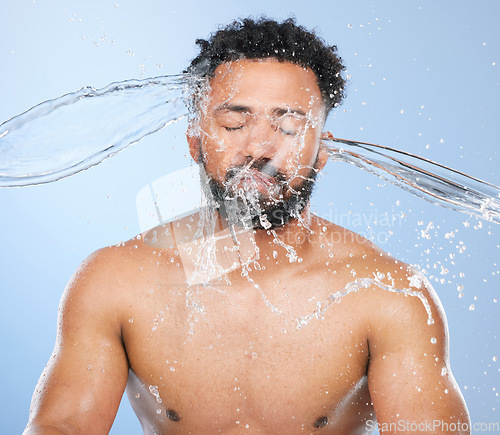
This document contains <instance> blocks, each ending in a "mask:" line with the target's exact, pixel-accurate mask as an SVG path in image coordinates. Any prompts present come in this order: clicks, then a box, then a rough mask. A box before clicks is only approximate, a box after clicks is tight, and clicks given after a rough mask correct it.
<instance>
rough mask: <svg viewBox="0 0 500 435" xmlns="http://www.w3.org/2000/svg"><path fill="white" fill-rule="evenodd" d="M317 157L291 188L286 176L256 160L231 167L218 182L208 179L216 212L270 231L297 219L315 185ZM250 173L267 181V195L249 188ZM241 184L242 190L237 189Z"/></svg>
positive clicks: (267, 161) (267, 164)
mask: <svg viewBox="0 0 500 435" xmlns="http://www.w3.org/2000/svg"><path fill="white" fill-rule="evenodd" d="M317 161H318V160H317V158H316V161H315V163H314V165H313V167H312V168H311V169H310V170H309V173H308V174H306V176H305V177H304V178H303V179H302V180H301V183H300V184H299V185H298V186H297V187H294V188H291V187H290V181H289V180H288V179H287V177H286V175H285V174H284V173H282V172H281V171H279V170H278V169H277V168H274V167H272V166H270V165H269V160H268V159H260V160H257V161H255V162H253V163H252V164H251V165H238V166H232V167H231V168H229V169H228V171H227V173H226V177H225V181H224V182H223V183H221V182H220V181H217V180H215V179H213V178H210V177H209V181H208V185H209V188H210V191H211V193H212V196H213V198H214V200H215V201H216V203H217V204H218V207H219V213H220V214H221V215H223V217H225V218H226V219H228V220H229V221H235V222H234V223H238V222H239V223H240V224H241V223H242V224H244V225H245V222H250V224H251V226H252V228H253V229H266V230H270V229H274V228H279V227H282V226H283V225H286V224H287V223H288V222H289V221H290V219H293V218H295V219H296V218H298V217H299V216H300V214H301V213H302V211H303V210H304V208H305V207H306V206H307V204H308V203H309V200H310V198H311V195H312V192H313V188H314V184H315V182H316V176H317V170H316V164H317ZM253 174H256V177H259V176H260V177H261V178H264V179H265V180H267V183H266V184H268V189H267V191H268V192H267V193H268V194H267V195H265V194H263V193H261V192H260V191H259V190H258V189H257V188H256V187H257V186H256V185H255V187H252V181H253V183H254V184H256V181H255V178H254V177H253ZM242 182H244V184H245V187H244V188H242V187H239V184H240V183H242Z"/></svg>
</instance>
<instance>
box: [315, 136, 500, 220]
mask: <svg viewBox="0 0 500 435" xmlns="http://www.w3.org/2000/svg"><path fill="white" fill-rule="evenodd" d="M324 143H325V145H326V148H327V150H328V151H329V153H330V155H331V159H332V160H337V161H343V162H347V163H351V164H353V165H355V166H357V167H358V168H361V169H364V170H365V171H368V172H370V173H371V174H374V175H376V176H378V177H380V178H382V179H383V180H385V181H388V182H390V183H392V184H394V185H396V186H398V187H400V188H402V189H404V190H406V191H408V192H410V193H412V194H414V195H416V196H418V197H420V198H423V199H425V200H427V201H430V202H432V203H434V204H437V205H441V206H443V207H446V208H448V209H451V210H455V211H459V212H462V213H466V214H470V215H474V216H477V217H480V218H482V219H485V220H488V221H491V222H495V223H497V224H498V223H500V188H499V187H498V186H495V185H493V184H490V183H487V182H485V181H482V180H479V179H477V178H474V177H471V176H470V175H467V174H464V173H462V172H459V171H456V170H454V169H451V168H448V167H446V166H443V165H440V164H439V163H435V162H433V161H431V160H428V159H425V158H423V157H419V156H416V155H414V154H410V153H407V152H404V151H399V150H396V149H394V148H389V147H385V146H381V145H375V144H371V143H365V142H356V141H352V140H346V139H329V140H326V141H324ZM338 144H340V147H339V146H338Z"/></svg>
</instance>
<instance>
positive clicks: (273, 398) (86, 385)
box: [25, 19, 469, 435]
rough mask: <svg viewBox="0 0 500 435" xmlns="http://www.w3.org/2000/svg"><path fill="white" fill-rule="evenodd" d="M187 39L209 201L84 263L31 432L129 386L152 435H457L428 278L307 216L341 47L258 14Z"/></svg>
mask: <svg viewBox="0 0 500 435" xmlns="http://www.w3.org/2000/svg"><path fill="white" fill-rule="evenodd" d="M198 44H199V45H200V47H201V53H200V55H199V56H198V57H197V58H196V59H195V60H194V61H193V62H192V64H191V66H190V68H189V70H188V71H189V72H190V73H192V74H193V75H194V76H196V77H202V78H203V77H204V78H205V80H204V81H203V80H202V84H201V85H199V86H195V89H194V91H193V92H194V93H193V107H194V111H195V112H194V113H195V116H194V117H193V118H192V119H191V123H190V127H189V130H188V134H187V138H188V143H189V148H190V151H191V155H192V156H193V158H194V159H195V161H197V162H199V163H201V167H203V168H204V173H205V174H206V179H205V181H206V183H205V184H206V185H208V186H209V187H210V189H208V188H207V191H208V190H209V191H210V192H211V194H212V197H213V198H212V200H211V201H212V202H210V201H209V205H210V204H215V207H214V208H213V209H212V210H211V209H210V207H208V211H207V210H205V211H203V212H200V213H199V214H196V215H193V216H188V217H186V218H183V219H181V220H179V221H176V222H173V223H169V224H165V225H163V226H161V227H158V228H156V229H153V230H151V231H149V232H147V233H145V234H143V235H141V236H138V237H137V238H134V239H132V240H130V241H128V242H126V243H124V244H121V245H118V246H113V247H108V248H105V249H102V250H99V251H97V252H96V253H94V254H93V255H91V256H90V257H89V258H88V259H87V260H86V261H85V262H84V263H83V264H82V266H81V267H80V268H79V270H78V271H77V272H76V273H75V275H74V277H73V278H72V280H71V282H70V283H69V285H68V287H67V289H66V290H65V293H64V296H63V299H62V302H61V307H60V315H59V323H58V326H59V327H58V337H57V341H56V346H55V350H54V353H53V355H52V357H51V359H50V361H49V363H48V365H47V367H46V369H45V370H44V372H43V374H42V376H41V378H40V381H39V383H38V385H37V387H36V390H35V393H34V396H33V400H32V405H31V411H30V421H29V424H28V426H27V428H26V431H25V434H104V433H107V432H108V431H109V430H110V428H111V426H112V423H113V419H114V417H115V414H116V411H117V409H118V406H119V403H120V399H121V397H122V395H123V392H124V390H125V388H126V387H127V393H128V396H129V399H130V401H131V403H132V406H133V407H134V409H135V411H136V413H137V415H138V417H139V419H140V421H141V424H142V426H143V429H144V432H145V433H147V434H152V433H158V434H167V433H192V434H211V433H228V434H230V433H240V432H245V433H257V432H262V433H268V434H287V435H288V434H295V433H312V432H318V433H325V434H326V433H333V434H358V433H366V432H367V431H368V430H370V429H372V428H373V427H375V421H378V425H379V427H380V428H381V429H382V433H405V432H411V431H413V432H429V433H441V432H452V433H469V432H468V429H467V425H468V423H469V417H468V413H467V409H466V406H465V403H464V400H463V397H462V395H461V393H460V390H459V388H458V386H457V384H456V382H455V380H454V378H453V375H452V373H451V371H450V367H449V360H448V342H447V327H446V320H445V316H444V313H443V311H442V309H441V306H440V303H439V300H438V298H437V296H436V294H435V293H434V290H433V289H432V288H431V286H430V285H429V283H428V282H427V281H426V280H425V278H423V277H422V276H420V275H419V274H418V273H417V272H415V271H414V270H412V269H411V268H410V267H409V266H408V265H405V264H403V263H401V262H399V261H397V260H395V259H394V258H392V257H390V256H389V255H387V254H386V253H384V252H383V251H381V250H380V249H379V248H377V247H376V246H374V245H373V244H372V243H370V242H369V241H367V240H366V239H363V238H362V237H360V236H358V235H357V234H354V233H352V232H350V231H347V230H345V229H343V228H340V227H338V226H336V225H335V224H333V223H330V222H327V221H325V220H323V219H320V218H319V217H317V216H314V215H313V214H311V212H310V210H309V195H310V193H311V189H312V185H313V184H314V179H315V175H316V173H317V172H318V171H320V170H321V169H322V168H323V166H324V165H325V163H326V161H327V157H328V154H327V152H326V150H325V146H324V143H325V141H327V140H328V138H331V134H330V133H326V132H323V127H324V123H325V119H326V116H327V114H328V112H329V110H330V109H331V108H332V107H334V106H336V105H337V104H338V103H339V102H340V100H341V99H342V97H343V87H344V80H343V79H342V76H341V73H342V71H343V69H344V68H343V66H342V64H341V61H340V59H339V58H338V57H337V56H336V54H335V48H334V47H327V46H325V45H324V43H323V41H322V40H321V39H319V38H318V37H316V36H315V35H314V34H312V33H310V32H307V31H305V30H304V29H303V28H301V27H299V26H296V25H295V24H294V22H293V20H287V21H285V22H283V23H277V22H274V21H271V20H266V19H261V20H257V21H253V20H244V21H243V22H240V23H233V24H232V25H230V26H228V27H227V28H226V29H224V30H220V31H218V32H217V33H216V34H214V35H212V37H211V38H210V40H209V41H198ZM210 228H211V230H210ZM210 231H212V232H210ZM210 247H212V248H214V247H215V249H208V248H210Z"/></svg>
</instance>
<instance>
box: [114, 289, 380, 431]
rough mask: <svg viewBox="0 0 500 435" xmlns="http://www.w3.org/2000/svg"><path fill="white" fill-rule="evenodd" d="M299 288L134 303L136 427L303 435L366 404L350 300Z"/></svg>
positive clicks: (129, 342)
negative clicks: (138, 421) (138, 423)
mask: <svg viewBox="0 0 500 435" xmlns="http://www.w3.org/2000/svg"><path fill="white" fill-rule="evenodd" d="M303 287H304V286H303V285H302V289H301V290H300V291H299V290H297V289H295V290H296V291H295V292H293V291H294V289H291V288H289V289H288V290H289V291H288V293H286V292H284V293H280V295H281V296H279V297H278V296H276V295H277V293H275V292H272V291H271V292H269V293H266V289H265V288H264V289H255V292H254V294H253V295H252V296H251V297H249V296H248V295H243V296H242V295H241V294H237V293H233V294H232V295H229V294H228V293H227V291H224V290H223V289H220V288H210V289H208V288H203V289H199V288H198V289H196V288H184V289H176V290H171V289H170V290H169V291H168V292H160V291H158V292H156V293H157V295H156V296H154V293H155V292H152V293H151V294H150V297H149V296H148V297H147V298H146V299H145V300H143V301H142V303H141V304H140V306H141V309H136V310H135V311H134V310H133V309H132V310H133V311H131V313H130V319H131V320H132V321H130V322H127V324H126V326H125V328H124V341H125V346H126V349H127V354H128V356H129V362H130V365H131V369H132V370H133V372H134V373H133V374H132V375H131V376H132V378H131V381H130V382H129V387H128V393H129V397H130V400H131V402H132V405H133V406H134V409H135V410H136V413H137V414H138V416H139V417H140V418H141V416H142V418H141V421H142V422H143V425H151V430H150V431H151V433H155V431H156V432H157V433H174V432H176V431H180V432H179V433H181V432H182V433H189V432H192V433H200V432H203V433H212V432H213V433H218V432H222V433H231V432H233V431H234V432H237V431H239V430H243V429H248V428H251V427H253V428H254V430H256V429H259V430H262V431H263V432H268V433H295V432H297V433H298V432H301V433H304V431H306V433H308V432H309V431H313V430H319V429H322V430H323V431H324V432H325V431H328V430H329V429H330V430H333V428H334V427H335V424H334V423H335V421H337V422H339V421H341V420H342V416H345V415H347V416H349V415H356V418H357V420H356V421H358V422H359V413H360V410H362V411H363V412H365V411H370V410H371V407H367V406H366V403H369V402H370V400H369V396H367V388H366V385H365V384H363V379H364V376H365V374H366V369H367V364H368V347H367V343H366V339H365V335H366V326H365V324H364V322H363V321H362V320H361V319H360V317H359V314H358V313H357V311H356V309H355V306H356V304H355V302H354V300H353V298H350V297H346V298H345V300H343V301H341V303H335V304H330V305H325V300H326V299H325V297H324V296H325V295H326V296H327V294H326V293H325V292H316V293H315V292H314V291H311V292H308V291H303V290H304V288H303ZM305 290H307V289H305ZM291 294H294V295H295V297H291ZM318 302H319V303H320V304H319V305H318ZM321 304H323V305H321ZM318 307H320V308H321V307H323V308H324V309H323V310H318ZM353 394H354V396H356V397H355V398H354V399H353V397H354V396H353ZM350 395H351V396H353V397H351V399H349V401H350V402H349V404H348V405H346V398H348V397H349V396H350ZM200 425H201V426H200ZM337 429H338V426H337ZM335 432H336V433H341V432H340V431H339V430H336V431H335Z"/></svg>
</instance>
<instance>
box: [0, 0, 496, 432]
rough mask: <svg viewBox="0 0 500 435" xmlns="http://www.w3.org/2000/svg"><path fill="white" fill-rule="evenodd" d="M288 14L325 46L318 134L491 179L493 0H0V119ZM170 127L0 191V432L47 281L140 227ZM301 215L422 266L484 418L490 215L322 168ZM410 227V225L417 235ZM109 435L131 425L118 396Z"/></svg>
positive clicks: (21, 419) (168, 64)
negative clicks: (329, 62) (332, 76)
mask: <svg viewBox="0 0 500 435" xmlns="http://www.w3.org/2000/svg"><path fill="white" fill-rule="evenodd" d="M260 14H266V15H268V16H271V17H274V18H278V19H284V18H287V17H289V16H290V15H293V16H295V17H296V18H297V21H298V23H300V24H302V25H304V26H305V27H306V28H316V29H317V30H318V32H319V34H320V35H321V36H322V37H323V38H324V39H325V40H326V41H328V42H329V43H331V44H336V45H338V47H339V53H340V55H341V56H342V58H343V59H344V61H345V64H346V65H347V68H348V74H349V75H350V77H351V78H350V81H349V86H348V89H347V93H348V97H347V99H346V101H345V102H344V104H343V105H342V106H341V107H340V108H339V109H337V110H336V111H335V112H334V113H332V114H331V116H330V118H329V121H328V123H327V128H328V129H329V130H331V131H332V132H333V134H334V135H335V136H336V137H341V138H348V139H357V140H361V141H366V142H372V143H378V144H383V145H387V146H390V147H395V148H399V149H401V150H405V151H407V152H411V153H414V154H417V155H420V156H423V157H426V158H428V159H431V160H434V161H436V162H439V163H441V164H444V165H447V166H450V167H452V168H454V169H457V170H460V171H463V172H465V173H467V174H470V175H473V176H475V177H477V178H480V179H483V180H486V181H489V182H491V183H493V184H496V185H499V184H500V176H499V171H498V165H499V151H498V118H499V114H500V110H499V109H500V85H499V82H500V74H499V68H500V65H499V62H500V30H499V26H498V17H499V16H500V3H499V2H497V1H494V0H490V1H473V0H459V1H456V0H455V1H452V0H443V1H439V2H437V1H431V0H421V1H413V0H409V1H405V2H401V1H396V0H392V1H391V0H389V1H387V0H383V1H382V0H372V1H361V0H356V1H349V2H347V1H337V0H332V1H315V0H311V1H308V2H303V1H297V0H289V1H287V2H284V1H273V2H269V1H267V0H266V1H263V0H255V1H252V2H234V1H223V0H212V1H210V2H202V1H201V0H184V1H179V2H173V1H160V0H144V1H141V2H137V1H131V0H115V1H106V0H104V1H103V0H100V1H97V0H88V1H85V2H84V1H70V0H66V1H64V0H50V1H49V0H0V59H1V65H2V68H0V102H1V103H0V122H3V121H5V120H7V119H9V118H11V117H13V116H15V115H17V114H19V113H21V112H24V111H25V110H27V109H28V108H30V107H32V106H34V105H35V104H38V103H40V102H42V101H44V100H48V99H52V98H55V97H57V96H59V95H62V94H65V93H68V92H72V91H75V90H77V89H79V88H81V87H82V86H84V85H91V86H93V87H96V88H101V87H103V86H105V85H107V84H108V83H111V82H116V81H121V80H125V79H130V78H145V77H150V76H158V75H166V74H176V73H178V72H180V71H181V70H182V69H183V68H184V67H185V66H186V64H187V63H188V62H189V60H190V59H191V58H192V57H193V56H194V55H195V53H196V49H195V44H194V41H195V39H196V38H199V37H203V38H204V37H207V36H208V34H209V33H210V32H212V31H214V30H216V29H217V27H218V25H220V24H225V23H227V22H229V21H231V20H233V19H235V18H238V17H244V16H248V15H260ZM185 128H186V125H185V124H182V123H178V124H175V125H174V126H171V127H167V128H165V129H163V130H161V131H160V132H158V133H155V134H153V135H151V136H148V137H146V138H145V139H144V140H142V141H141V142H139V143H138V144H135V145H133V146H131V147H129V148H128V149H126V150H124V151H123V152H121V153H119V154H118V155H117V156H114V157H113V158H110V159H108V160H106V161H105V162H103V163H102V164H100V165H98V166H96V167H93V168H90V169H89V170H87V171H84V172H82V173H79V174H77V175H75V176H72V177H70V178H66V179H63V180H60V181H58V182H55V183H51V184H45V185H40V186H35V187H26V188H11V189H0V292H1V299H0V300H1V303H0V331H1V339H2V356H1V358H0V385H1V386H2V391H3V393H2V394H0V414H1V416H2V418H1V419H0V433H2V434H15V433H20V432H21V431H22V430H23V428H24V426H25V424H26V422H27V419H28V409H29V403H30V398H31V395H32V392H33V390H34V387H35V385H36V382H37V380H38V377H39V376H40V373H41V371H42V369H43V367H44V365H45V364H46V362H47V360H48V358H49V356H50V354H51V352H52V348H53V345H54V339H55V332H56V315H57V307H58V303H59V298H60V296H61V293H62V291H63V288H64V286H65V284H66V282H67V281H68V279H69V278H70V276H71V275H72V273H73V271H74V270H75V268H76V267H77V266H78V265H79V263H80V262H81V261H82V260H83V259H84V258H85V257H86V256H87V255H88V254H90V253H91V252H92V251H94V250H95V249H97V248H99V247H101V246H105V245H109V244H114V243H118V242H119V241H122V240H126V239H128V238H130V237H133V236H134V235H135V234H137V233H138V232H139V231H140V228H139V224H138V220H137V210H136V202H135V200H136V195H137V193H138V192H139V190H140V189H141V188H142V187H143V186H145V185H146V184H148V183H149V182H151V181H152V180H155V179H157V178H159V177H161V176H163V175H165V174H167V173H170V172H172V171H174V170H176V169H180V168H183V167H185V166H188V165H189V164H190V161H189V157H188V156H187V146H186V144H185V138H184V130H185ZM313 209H314V210H315V211H316V213H318V214H319V215H320V216H322V217H326V218H329V219H331V220H333V221H336V222H337V223H339V224H340V225H343V226H347V227H349V228H350V229H353V230H354V231H357V232H360V233H362V234H363V235H366V236H368V237H370V238H372V239H373V240H374V242H376V243H378V244H379V245H380V246H381V247H382V248H383V249H385V250H387V251H389V252H390V253H391V254H393V255H394V256H396V257H398V258H401V259H402V260H404V261H406V262H408V263H411V264H414V265H416V266H417V267H419V268H420V269H425V270H426V271H427V274H428V276H429V277H430V279H431V281H432V282H433V284H434V286H435V288H436V291H437V293H438V295H439V297H440V298H441V300H442V302H443V305H444V307H445V311H446V313H447V316H448V322H449V328H450V337H451V340H450V348H451V359H452V368H453V371H454V374H455V377H456V379H457V381H458V383H459V385H460V387H461V389H462V392H463V394H464V396H465V398H466V401H467V404H468V406H469V410H470V413H471V418H472V421H473V422H497V421H499V420H500V417H499V415H500V399H499V395H498V393H499V390H500V371H499V370H500V361H499V360H498V357H500V345H499V339H498V335H499V333H500V325H499V322H498V320H497V319H498V318H499V315H500V309H499V306H500V304H499V303H498V302H497V300H498V299H499V298H500V291H499V273H500V272H499V269H500V267H499V261H500V258H499V244H500V237H499V236H500V226H499V225H495V224H491V223H488V222H485V221H479V220H477V219H475V218H471V217H469V216H467V215H464V214H460V213H457V212H452V211H449V210H446V209H443V208H441V207H438V206H435V205H433V204H430V203H428V202H426V201H424V200H422V199H418V198H416V197H414V196H412V195H411V194H409V193H407V192H404V191H403V190H401V189H399V188H396V187H394V186H392V185H390V184H387V183H384V182H382V181H381V180H379V179H377V178H376V177H374V176H373V175H370V174H367V173H364V172H363V171H361V170H360V169H357V168H355V167H352V166H349V165H346V164H344V163H334V162H330V163H328V165H327V167H326V170H325V174H324V175H323V176H322V178H321V180H320V182H319V185H318V188H317V191H316V193H315V196H314V199H313ZM427 230H428V231H427ZM111 433H113V434H125V435H127V434H138V433H141V429H140V425H139V423H138V420H137V419H136V417H135V415H134V414H133V411H132V410H131V408H130V405H129V404H128V401H127V399H126V398H125V399H124V400H123V401H122V406H121V408H120V411H119V413H118V416H117V419H116V422H115V425H114V427H113V429H112V431H111Z"/></svg>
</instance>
